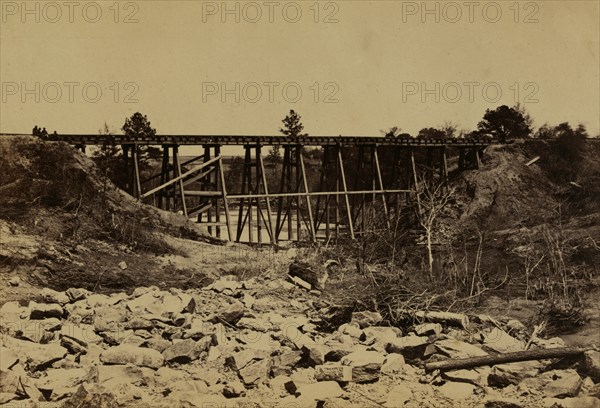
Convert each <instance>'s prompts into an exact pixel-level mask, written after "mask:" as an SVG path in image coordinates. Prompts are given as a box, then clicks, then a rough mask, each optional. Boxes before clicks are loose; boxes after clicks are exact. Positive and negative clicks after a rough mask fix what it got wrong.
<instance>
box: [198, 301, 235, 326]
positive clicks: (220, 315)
mask: <svg viewBox="0 0 600 408" xmlns="http://www.w3.org/2000/svg"><path fill="white" fill-rule="evenodd" d="M242 316H244V307H243V306H242V304H241V303H234V304H232V305H230V306H228V307H225V308H223V309H221V310H219V311H218V312H217V313H215V314H213V315H212V316H210V317H209V318H208V319H206V320H207V321H209V322H211V323H226V324H230V325H235V324H236V323H237V321H238V320H240V319H241V318H242Z"/></svg>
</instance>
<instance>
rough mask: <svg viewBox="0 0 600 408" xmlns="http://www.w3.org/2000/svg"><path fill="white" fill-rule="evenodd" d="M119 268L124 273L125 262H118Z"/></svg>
mask: <svg viewBox="0 0 600 408" xmlns="http://www.w3.org/2000/svg"><path fill="white" fill-rule="evenodd" d="M119 268H120V269H121V270H122V271H124V270H125V269H127V262H125V261H121V262H119Z"/></svg>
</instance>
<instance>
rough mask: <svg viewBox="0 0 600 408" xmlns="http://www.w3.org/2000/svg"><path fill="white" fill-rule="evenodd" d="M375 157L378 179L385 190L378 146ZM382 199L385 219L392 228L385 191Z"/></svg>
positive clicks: (375, 149) (381, 188)
mask: <svg viewBox="0 0 600 408" xmlns="http://www.w3.org/2000/svg"><path fill="white" fill-rule="evenodd" d="M373 155H374V156H373V158H374V159H375V170H376V171H377V181H378V183H379V189H380V190H383V191H385V190H384V187H383V178H382V177H381V166H380V165H379V155H378V154H377V146H375V147H374V153H373ZM381 201H382V204H383V212H384V214H385V220H386V224H387V227H388V228H391V224H390V214H389V213H388V207H387V201H386V199H385V192H384V193H382V194H381Z"/></svg>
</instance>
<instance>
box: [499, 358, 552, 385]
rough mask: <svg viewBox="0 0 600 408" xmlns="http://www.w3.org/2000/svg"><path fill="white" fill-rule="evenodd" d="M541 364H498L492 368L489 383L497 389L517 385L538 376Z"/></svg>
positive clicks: (536, 362)
mask: <svg viewBox="0 0 600 408" xmlns="http://www.w3.org/2000/svg"><path fill="white" fill-rule="evenodd" d="M540 368H541V364H540V363H539V362H538V361H523V362H518V363H510V364H497V365H495V366H494V367H492V372H491V374H490V375H489V377H488V383H489V385H491V386H495V387H506V386H508V385H511V384H512V385H516V384H518V383H519V382H521V381H522V380H523V379H525V378H529V377H534V376H536V375H537V374H538V371H539V369H540Z"/></svg>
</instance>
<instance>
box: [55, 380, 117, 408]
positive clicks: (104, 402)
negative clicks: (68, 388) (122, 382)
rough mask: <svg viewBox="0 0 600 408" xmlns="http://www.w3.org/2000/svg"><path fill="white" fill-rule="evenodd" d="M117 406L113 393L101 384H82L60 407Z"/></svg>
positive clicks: (111, 407) (100, 407)
mask: <svg viewBox="0 0 600 408" xmlns="http://www.w3.org/2000/svg"><path fill="white" fill-rule="evenodd" d="M80 407H85V408H119V403H118V402H117V399H116V398H115V396H114V394H112V393H111V392H109V391H108V390H107V389H106V388H104V387H102V386H101V385H97V384H94V385H88V384H82V385H80V386H79V388H78V389H77V391H76V392H75V394H73V395H72V396H71V397H69V398H68V399H67V400H65V401H64V403H63V404H62V406H61V408H80Z"/></svg>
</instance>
